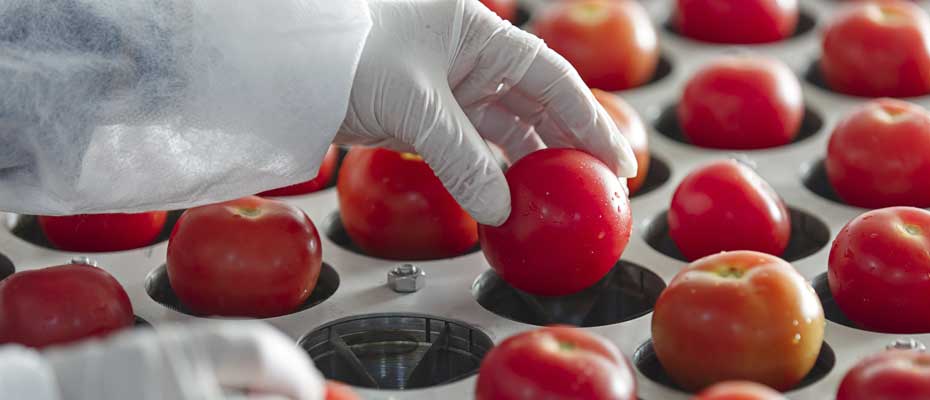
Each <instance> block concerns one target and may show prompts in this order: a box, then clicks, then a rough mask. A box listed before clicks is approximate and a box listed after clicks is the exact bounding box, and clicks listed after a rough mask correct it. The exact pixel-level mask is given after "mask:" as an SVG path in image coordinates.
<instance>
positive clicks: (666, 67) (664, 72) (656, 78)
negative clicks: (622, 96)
mask: <svg viewBox="0 0 930 400" xmlns="http://www.w3.org/2000/svg"><path fill="white" fill-rule="evenodd" d="M672 70H674V66H672V61H671V59H669V58H668V56H667V55H665V53H660V54H659V62H658V64H656V71H655V72H654V73H653V74H652V79H650V80H648V81H647V82H646V83H644V84H642V85H639V86H634V87H631V88H627V89H623V90H621V91H620V92H623V91H627V90H635V89H642V88H644V87H647V86H649V85H654V84H657V83H659V82H661V81H663V80H664V79H665V78H668V77H669V76H670V75H672Z"/></svg>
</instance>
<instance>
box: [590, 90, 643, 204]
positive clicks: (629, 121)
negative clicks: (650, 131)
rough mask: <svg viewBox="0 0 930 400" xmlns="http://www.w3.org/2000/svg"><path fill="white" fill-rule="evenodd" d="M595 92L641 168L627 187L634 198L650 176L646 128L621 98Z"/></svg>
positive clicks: (602, 92) (599, 91)
mask: <svg viewBox="0 0 930 400" xmlns="http://www.w3.org/2000/svg"><path fill="white" fill-rule="evenodd" d="M593 92H594V98H596V99H597V101H598V102H600V103H601V105H602V106H604V108H605V109H606V110H607V113H608V114H610V117H611V118H613V120H614V123H615V124H617V127H618V128H620V133H622V134H623V136H624V137H626V140H627V141H628V142H630V147H632V148H633V154H634V155H635V156H636V164H637V165H638V167H639V168H638V170H637V172H636V176H635V177H632V178H630V179H629V180H627V187H628V188H629V189H630V195H631V196H632V195H633V194H634V193H636V191H638V190H639V189H640V188H641V187H643V183H645V182H646V176H647V175H648V174H649V161H650V156H649V137H648V136H647V134H646V126H645V125H644V124H643V120H642V119H640V117H639V114H638V113H637V112H636V110H634V109H633V107H631V106H630V105H629V104H627V102H625V101H623V99H621V98H620V97H619V96H616V95H613V94H610V93H608V92H605V91H603V90H599V89H594V90H593Z"/></svg>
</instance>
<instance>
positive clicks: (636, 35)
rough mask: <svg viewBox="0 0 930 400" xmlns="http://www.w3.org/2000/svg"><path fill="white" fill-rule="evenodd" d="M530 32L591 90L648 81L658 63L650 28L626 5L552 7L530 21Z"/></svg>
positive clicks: (596, 2) (619, 1) (595, 0)
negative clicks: (576, 73)
mask: <svg viewBox="0 0 930 400" xmlns="http://www.w3.org/2000/svg"><path fill="white" fill-rule="evenodd" d="M533 32H534V33H535V34H536V35H538V36H539V37H540V38H542V39H543V40H545V41H546V44H548V45H549V47H550V48H552V49H553V50H555V51H556V52H558V53H559V54H561V55H562V56H563V57H565V58H566V59H567V60H568V61H569V62H570V63H571V64H572V65H573V66H574V67H575V69H577V70H578V73H579V74H581V78H582V79H584V81H585V83H587V84H588V86H591V87H593V88H598V89H603V90H608V91H616V90H623V89H629V88H632V87H636V86H640V85H642V84H644V83H646V82H648V81H649V80H650V79H651V78H652V76H653V75H654V73H655V70H656V66H657V65H658V62H659V47H658V42H659V41H658V37H657V36H656V31H655V27H653V26H652V22H651V21H650V20H649V14H647V13H646V10H645V9H643V7H642V6H641V5H639V3H637V2H635V1H632V0H576V1H561V2H555V3H553V4H550V5H548V6H547V7H546V8H545V9H543V11H542V14H540V15H539V16H538V17H537V18H536V19H535V21H534V22H533Z"/></svg>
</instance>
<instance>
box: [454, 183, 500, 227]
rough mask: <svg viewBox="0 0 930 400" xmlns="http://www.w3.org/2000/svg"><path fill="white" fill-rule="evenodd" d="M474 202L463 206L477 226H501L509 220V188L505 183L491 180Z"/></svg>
mask: <svg viewBox="0 0 930 400" xmlns="http://www.w3.org/2000/svg"><path fill="white" fill-rule="evenodd" d="M480 191H481V193H480V194H479V195H478V196H477V197H476V198H475V201H474V202H472V203H470V204H466V205H465V211H467V212H468V213H469V214H470V215H471V216H472V217H473V218H474V219H475V220H476V221H478V223H479V224H482V225H488V226H495V227H496V226H501V225H503V224H504V222H506V221H507V219H508V218H510V210H511V206H510V188H509V187H508V185H507V181H506V180H505V179H504V178H503V176H501V177H500V179H493V180H491V181H489V182H488V183H487V184H486V185H485V187H483V188H481V189H480Z"/></svg>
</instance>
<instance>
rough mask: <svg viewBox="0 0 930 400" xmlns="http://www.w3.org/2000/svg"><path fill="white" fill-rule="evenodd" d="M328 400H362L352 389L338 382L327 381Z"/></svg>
mask: <svg viewBox="0 0 930 400" xmlns="http://www.w3.org/2000/svg"><path fill="white" fill-rule="evenodd" d="M326 400H361V397H358V395H357V394H355V392H353V391H352V388H350V387H348V386H347V385H344V384H342V383H339V382H336V381H326Z"/></svg>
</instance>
